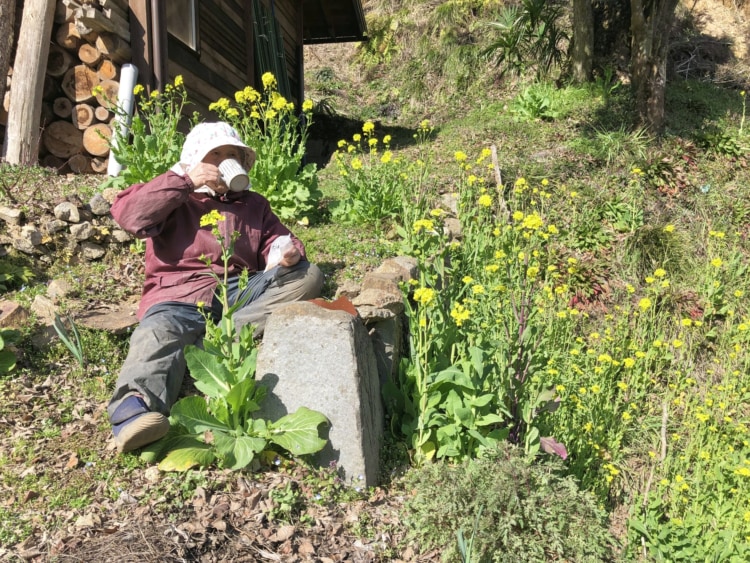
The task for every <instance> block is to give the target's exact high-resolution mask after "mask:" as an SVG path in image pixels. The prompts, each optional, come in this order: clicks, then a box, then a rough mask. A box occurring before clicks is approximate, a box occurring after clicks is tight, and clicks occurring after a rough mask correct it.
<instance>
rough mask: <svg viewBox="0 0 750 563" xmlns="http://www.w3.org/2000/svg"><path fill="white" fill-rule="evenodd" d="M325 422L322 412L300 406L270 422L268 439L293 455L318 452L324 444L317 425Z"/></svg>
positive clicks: (326, 420)
mask: <svg viewBox="0 0 750 563" xmlns="http://www.w3.org/2000/svg"><path fill="white" fill-rule="evenodd" d="M327 422H328V419H327V418H326V417H325V416H324V415H323V414H321V413H319V412H317V411H313V410H310V409H308V408H306V407H300V408H299V409H297V411H295V412H293V413H291V414H288V415H286V416H283V417H282V418H280V419H279V420H277V421H276V422H273V423H272V424H270V425H269V427H268V429H269V436H268V439H269V440H271V441H272V442H273V443H274V444H277V445H279V446H281V447H282V448H284V449H286V450H287V451H289V452H291V453H292V454H294V455H303V454H311V453H314V452H318V451H320V450H322V449H323V447H324V446H325V445H326V441H325V440H323V439H321V438H320V437H319V435H318V427H319V426H320V425H321V424H323V423H327Z"/></svg>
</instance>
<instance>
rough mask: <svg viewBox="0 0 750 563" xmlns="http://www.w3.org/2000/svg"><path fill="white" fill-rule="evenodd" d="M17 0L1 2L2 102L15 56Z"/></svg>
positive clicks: (0, 83)
mask: <svg viewBox="0 0 750 563" xmlns="http://www.w3.org/2000/svg"><path fill="white" fill-rule="evenodd" d="M15 21H16V0H0V100H2V99H3V98H4V96H5V77H6V76H7V75H8V69H9V68H10V57H11V55H12V54H13V38H14V37H15V34H14V32H13V31H14V25H13V24H14V23H15Z"/></svg>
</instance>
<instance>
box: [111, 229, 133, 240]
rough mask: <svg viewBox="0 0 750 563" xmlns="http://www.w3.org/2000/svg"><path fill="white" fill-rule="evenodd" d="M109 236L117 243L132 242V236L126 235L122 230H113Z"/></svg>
mask: <svg viewBox="0 0 750 563" xmlns="http://www.w3.org/2000/svg"><path fill="white" fill-rule="evenodd" d="M110 236H111V237H112V239H113V240H115V241H116V242H119V243H124V242H130V241H131V240H133V237H132V235H131V234H130V233H128V232H127V231H123V230H122V229H115V230H113V231H112V232H111V233H110Z"/></svg>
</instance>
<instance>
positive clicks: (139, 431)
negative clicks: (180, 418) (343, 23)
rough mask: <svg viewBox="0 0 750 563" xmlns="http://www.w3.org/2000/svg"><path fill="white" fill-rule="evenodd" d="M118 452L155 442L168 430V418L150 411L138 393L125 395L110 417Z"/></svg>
mask: <svg viewBox="0 0 750 563" xmlns="http://www.w3.org/2000/svg"><path fill="white" fill-rule="evenodd" d="M110 422H111V423H112V433H113V434H114V435H115V444H116V445H117V451H118V452H129V451H131V450H136V449H138V448H141V447H143V446H145V445H146V444H150V443H151V442H156V441H157V440H158V439H159V438H163V437H164V436H165V435H166V434H167V432H168V431H169V419H168V418H167V417H166V416H164V415H163V414H161V413H159V412H151V411H149V410H148V406H146V403H145V402H144V401H143V398H141V397H140V396H139V395H129V396H127V397H125V398H124V399H123V400H122V402H121V403H120V404H119V405H118V406H117V408H116V409H115V412H114V413H113V414H112V417H111V418H110Z"/></svg>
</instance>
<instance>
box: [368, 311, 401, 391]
mask: <svg viewBox="0 0 750 563" xmlns="http://www.w3.org/2000/svg"><path fill="white" fill-rule="evenodd" d="M367 328H369V329H370V340H371V341H372V348H373V351H374V352H375V359H376V361H377V365H378V376H379V379H380V384H381V385H384V384H385V383H386V382H387V381H389V380H390V381H396V380H397V379H396V378H397V376H398V364H399V362H400V359H401V355H402V353H403V347H404V334H403V332H404V323H403V321H402V317H401V316H398V317H393V318H391V319H383V320H380V321H377V322H374V323H372V324H368V325H367Z"/></svg>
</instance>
